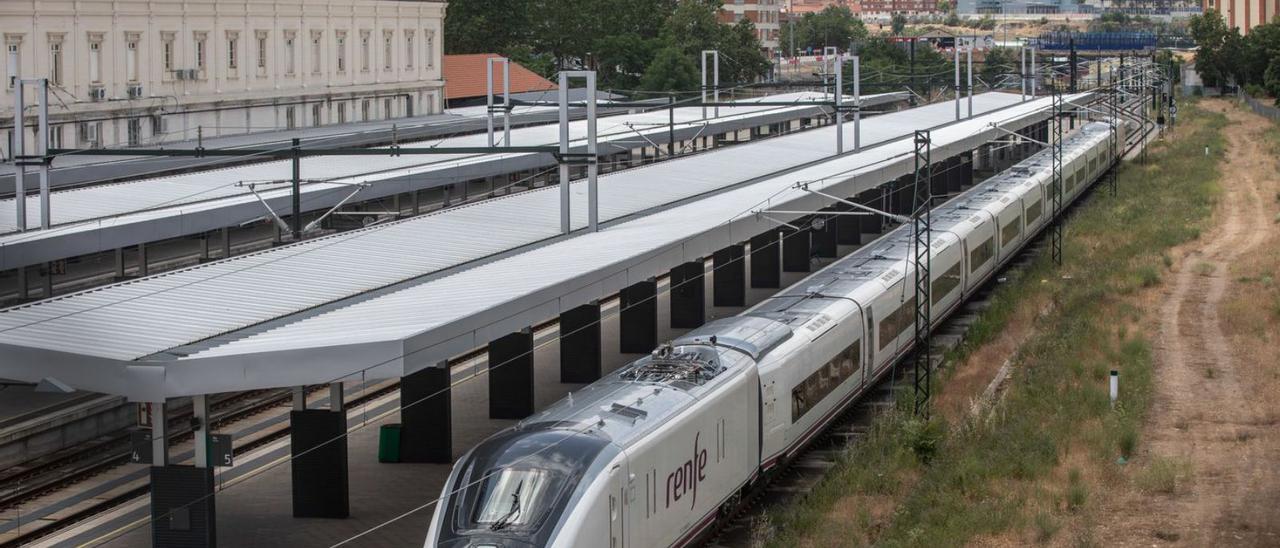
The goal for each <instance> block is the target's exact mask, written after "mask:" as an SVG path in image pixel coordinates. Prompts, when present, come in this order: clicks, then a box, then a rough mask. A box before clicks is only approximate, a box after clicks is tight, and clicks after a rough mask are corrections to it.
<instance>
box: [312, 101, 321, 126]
mask: <svg viewBox="0 0 1280 548" xmlns="http://www.w3.org/2000/svg"><path fill="white" fill-rule="evenodd" d="M311 125H313V126H316V127H319V126H320V103H316V104H314V105H311Z"/></svg>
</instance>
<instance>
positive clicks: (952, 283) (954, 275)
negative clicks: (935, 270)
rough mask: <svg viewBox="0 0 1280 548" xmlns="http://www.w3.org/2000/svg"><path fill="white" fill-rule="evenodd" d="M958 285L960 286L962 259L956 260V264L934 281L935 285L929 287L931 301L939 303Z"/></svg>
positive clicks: (935, 303)
mask: <svg viewBox="0 0 1280 548" xmlns="http://www.w3.org/2000/svg"><path fill="white" fill-rule="evenodd" d="M957 287H960V261H956V264H953V265H951V268H948V269H947V271H946V272H943V273H942V276H940V277H939V278H938V279H936V280H934V281H933V285H932V286H930V287H929V302H931V303H933V304H934V305H937V304H938V303H939V302H940V301H942V299H943V298H945V297H946V296H947V295H949V294H951V292H952V291H954V290H955V288H957Z"/></svg>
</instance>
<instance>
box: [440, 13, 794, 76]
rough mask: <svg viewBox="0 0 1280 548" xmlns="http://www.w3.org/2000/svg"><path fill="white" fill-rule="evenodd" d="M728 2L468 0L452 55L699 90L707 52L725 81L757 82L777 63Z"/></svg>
mask: <svg viewBox="0 0 1280 548" xmlns="http://www.w3.org/2000/svg"><path fill="white" fill-rule="evenodd" d="M721 5H722V3H721V1H720V0H462V1H458V2H454V3H451V4H450V5H449V9H448V11H447V13H446V15H445V32H444V40H445V52H446V53H499V54H502V55H504V56H507V57H510V58H511V59H512V60H514V61H516V62H518V63H520V64H521V65H524V66H525V67H527V68H529V69H531V70H533V71H534V72H537V73H539V74H542V75H543V76H547V77H551V76H553V75H554V74H555V73H556V72H557V71H560V70H565V69H577V68H582V69H587V70H595V71H596V75H597V78H598V86H599V87H600V89H613V90H619V91H631V90H646V91H655V92H661V91H671V90H693V89H695V88H697V87H698V86H700V85H701V82H700V69H699V63H700V57H701V52H702V51H703V50H718V51H719V52H720V81H721V82H722V83H726V82H752V81H755V80H757V79H758V78H760V77H763V76H764V75H766V74H768V72H769V68H770V62H769V59H768V57H766V55H765V53H764V51H763V49H762V48H761V46H760V40H759V38H758V36H757V33H756V27H755V25H754V24H753V23H752V22H751V21H750V20H747V19H742V20H741V21H738V22H736V23H734V24H732V25H726V24H723V23H721V22H720V21H719V19H718V12H719V10H720V7H721Z"/></svg>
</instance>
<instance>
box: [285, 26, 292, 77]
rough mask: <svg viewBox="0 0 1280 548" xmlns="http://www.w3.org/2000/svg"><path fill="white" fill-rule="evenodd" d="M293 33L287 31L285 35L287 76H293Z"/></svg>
mask: <svg viewBox="0 0 1280 548" xmlns="http://www.w3.org/2000/svg"><path fill="white" fill-rule="evenodd" d="M293 39H294V34H293V31H285V33H284V73H285V75H286V76H293V59H294V51H293V49H294V48H293Z"/></svg>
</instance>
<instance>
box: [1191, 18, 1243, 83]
mask: <svg viewBox="0 0 1280 548" xmlns="http://www.w3.org/2000/svg"><path fill="white" fill-rule="evenodd" d="M1188 30H1190V32H1191V38H1192V39H1193V40H1195V41H1196V45H1197V46H1199V50H1198V51H1197V52H1196V72H1197V73H1199V74H1200V78H1201V79H1202V80H1204V83H1205V85H1208V86H1222V85H1226V84H1227V82H1228V80H1229V79H1230V78H1232V76H1233V72H1234V68H1233V64H1234V60H1233V58H1232V57H1231V54H1233V53H1236V54H1238V53H1239V52H1240V51H1239V50H1240V49H1241V48H1240V44H1239V41H1240V35H1239V34H1238V33H1236V32H1235V30H1233V29H1228V28H1227V24H1226V23H1225V22H1224V21H1223V20H1222V15H1221V14H1219V13H1218V11H1217V10H1214V9H1208V10H1205V12H1204V15H1196V16H1192V17H1191V22H1190V24H1189V25H1188ZM1236 59H1238V58H1236Z"/></svg>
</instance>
